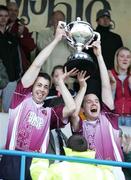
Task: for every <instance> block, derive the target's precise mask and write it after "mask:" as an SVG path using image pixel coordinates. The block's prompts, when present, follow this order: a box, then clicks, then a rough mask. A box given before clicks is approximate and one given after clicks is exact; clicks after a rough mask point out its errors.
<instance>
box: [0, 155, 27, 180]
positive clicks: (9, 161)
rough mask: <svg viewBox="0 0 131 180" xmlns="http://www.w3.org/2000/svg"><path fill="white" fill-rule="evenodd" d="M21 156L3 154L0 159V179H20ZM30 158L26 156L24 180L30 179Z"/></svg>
mask: <svg viewBox="0 0 131 180" xmlns="http://www.w3.org/2000/svg"><path fill="white" fill-rule="evenodd" d="M20 165H21V157H18V156H8V155H7V156H6V155H4V156H3V157H2V159H1V161H0V179H4V180H19V179H20ZM30 165H31V158H26V166H25V180H31V176H30Z"/></svg>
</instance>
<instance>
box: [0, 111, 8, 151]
mask: <svg viewBox="0 0 131 180" xmlns="http://www.w3.org/2000/svg"><path fill="white" fill-rule="evenodd" d="M7 129H8V113H0V149H3V148H4V146H5V143H6V137H7Z"/></svg>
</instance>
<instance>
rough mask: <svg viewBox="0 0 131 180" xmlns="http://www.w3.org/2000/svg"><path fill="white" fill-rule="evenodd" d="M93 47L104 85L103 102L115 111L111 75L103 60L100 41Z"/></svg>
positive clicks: (94, 43)
mask: <svg viewBox="0 0 131 180" xmlns="http://www.w3.org/2000/svg"><path fill="white" fill-rule="evenodd" d="M92 47H93V51H94V54H95V55H96V57H97V60H98V65H99V69H100V77H101V85H102V87H101V89H102V101H103V102H104V104H106V105H107V106H108V107H109V108H110V109H111V110H112V109H114V100H113V96H112V91H111V85H110V80H109V75H108V72H107V68H106V65H105V63H104V60H103V56H102V53H101V45H100V41H95V42H93V44H92Z"/></svg>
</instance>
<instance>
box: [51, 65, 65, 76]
mask: <svg viewBox="0 0 131 180" xmlns="http://www.w3.org/2000/svg"><path fill="white" fill-rule="evenodd" d="M56 69H62V70H63V65H57V66H54V68H53V70H52V73H51V76H54V73H55V70H56ZM63 72H64V70H63Z"/></svg>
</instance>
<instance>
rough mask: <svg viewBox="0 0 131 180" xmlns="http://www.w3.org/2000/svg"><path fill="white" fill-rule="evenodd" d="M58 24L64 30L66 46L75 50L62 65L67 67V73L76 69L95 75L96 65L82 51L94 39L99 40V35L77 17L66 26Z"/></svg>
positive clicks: (63, 23) (62, 23)
mask: <svg viewBox="0 0 131 180" xmlns="http://www.w3.org/2000/svg"><path fill="white" fill-rule="evenodd" d="M59 23H60V24H61V25H62V26H63V27H64V29H65V32H66V39H67V42H68V44H69V45H70V46H71V47H73V48H74V50H75V52H74V53H73V54H71V55H70V56H69V57H68V61H67V62H66V63H65V64H64V66H66V67H67V71H70V70H71V69H73V68H77V69H79V70H80V71H81V70H84V71H87V74H88V75H92V74H93V73H95V70H96V64H95V63H94V61H93V60H92V58H91V57H90V55H88V54H87V53H85V52H82V51H83V49H84V48H86V49H88V48H89V47H90V43H91V42H92V41H93V40H94V38H95V37H97V39H98V40H100V35H99V33H97V32H95V31H93V29H92V27H91V25H90V24H89V23H88V22H85V21H81V19H80V17H77V20H76V21H73V22H71V23H69V24H67V25H66V23H65V22H62V21H60V22H59Z"/></svg>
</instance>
